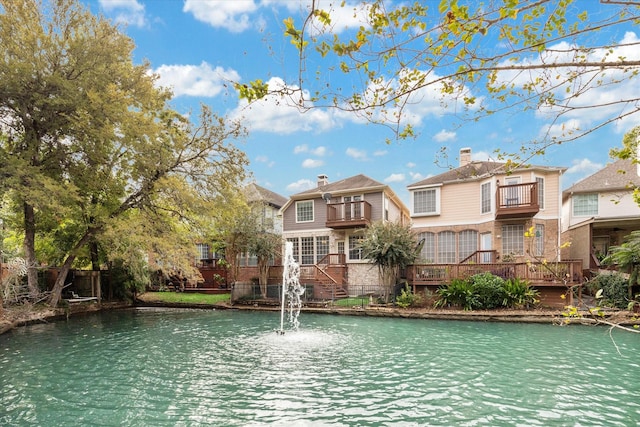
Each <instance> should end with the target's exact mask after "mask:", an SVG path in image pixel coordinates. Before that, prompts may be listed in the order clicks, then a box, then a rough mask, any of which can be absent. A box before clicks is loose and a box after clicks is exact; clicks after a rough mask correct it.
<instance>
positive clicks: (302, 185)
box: [287, 179, 316, 193]
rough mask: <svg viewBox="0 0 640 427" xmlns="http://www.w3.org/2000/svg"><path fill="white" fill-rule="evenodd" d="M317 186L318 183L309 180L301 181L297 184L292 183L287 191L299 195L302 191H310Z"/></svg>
mask: <svg viewBox="0 0 640 427" xmlns="http://www.w3.org/2000/svg"><path fill="white" fill-rule="evenodd" d="M315 186H316V183H315V182H313V181H311V180H309V179H299V180H297V181H296V182H292V183H291V184H289V185H287V190H288V191H291V192H292V193H299V192H301V191H305V190H310V189H312V188H314V187H315Z"/></svg>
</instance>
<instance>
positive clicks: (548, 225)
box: [407, 148, 566, 264]
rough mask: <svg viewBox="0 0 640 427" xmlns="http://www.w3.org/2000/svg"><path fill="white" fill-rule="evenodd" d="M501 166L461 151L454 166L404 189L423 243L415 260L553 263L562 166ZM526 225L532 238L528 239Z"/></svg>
mask: <svg viewBox="0 0 640 427" xmlns="http://www.w3.org/2000/svg"><path fill="white" fill-rule="evenodd" d="M506 166H507V164H506V163H501V162H490V161H472V160H471V149H469V148H464V149H461V150H460V166H459V167H457V168H455V169H451V170H449V171H447V172H444V173H442V174H439V175H436V176H432V177H430V178H426V179H423V180H422V181H419V182H416V183H414V184H411V185H409V186H408V187H407V188H408V189H409V192H410V201H411V219H412V222H413V229H414V230H415V231H416V232H417V233H418V236H419V238H420V239H424V244H423V246H422V251H421V258H422V260H421V262H423V263H440V264H443V263H446V264H456V263H461V262H468V261H473V262H476V263H493V262H497V261H502V262H505V261H510V262H523V261H526V260H530V259H532V258H533V257H538V258H541V259H547V260H553V259H557V255H558V250H559V247H560V218H561V206H560V188H561V186H560V182H561V176H562V174H563V172H564V171H565V170H566V168H562V167H549V166H535V165H530V166H526V167H517V168H515V169H510V170H509V171H507V170H506ZM531 227H533V230H534V236H535V237H534V238H533V239H532V241H529V240H528V239H525V232H527V231H528V230H529V229H530V228H531Z"/></svg>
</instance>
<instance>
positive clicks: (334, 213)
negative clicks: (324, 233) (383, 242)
mask: <svg viewBox="0 0 640 427" xmlns="http://www.w3.org/2000/svg"><path fill="white" fill-rule="evenodd" d="M369 223H371V204H370V203H369V202H365V201H364V200H359V201H355V202H344V203H331V204H328V205H327V223H326V226H327V227H330V228H349V227H364V226H366V225H367V224H369Z"/></svg>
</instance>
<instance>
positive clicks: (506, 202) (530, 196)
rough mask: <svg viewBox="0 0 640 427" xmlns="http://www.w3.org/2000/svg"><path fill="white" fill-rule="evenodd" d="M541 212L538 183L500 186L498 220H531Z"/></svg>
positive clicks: (497, 208) (498, 190) (497, 207)
mask: <svg viewBox="0 0 640 427" xmlns="http://www.w3.org/2000/svg"><path fill="white" fill-rule="evenodd" d="M539 210H540V206H539V205H538V183H537V182H528V183H525V184H514V185H503V186H500V185H499V186H498V189H497V191H496V219H498V220H500V219H513V218H530V217H532V216H534V215H535V214H537V213H538V211H539Z"/></svg>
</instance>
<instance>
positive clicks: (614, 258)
mask: <svg viewBox="0 0 640 427" xmlns="http://www.w3.org/2000/svg"><path fill="white" fill-rule="evenodd" d="M602 263H603V264H614V265H616V266H617V267H618V268H619V269H620V271H623V272H626V273H629V286H635V285H638V284H640V230H634V231H632V232H631V233H630V234H629V235H628V236H625V241H624V243H622V244H621V245H620V246H612V247H611V248H609V255H607V256H606V257H605V258H604V259H603V260H602Z"/></svg>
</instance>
